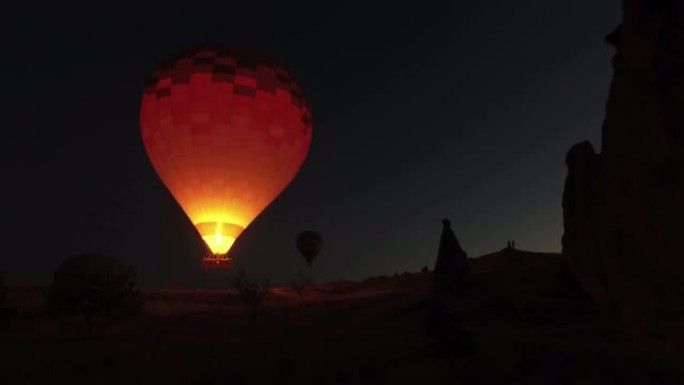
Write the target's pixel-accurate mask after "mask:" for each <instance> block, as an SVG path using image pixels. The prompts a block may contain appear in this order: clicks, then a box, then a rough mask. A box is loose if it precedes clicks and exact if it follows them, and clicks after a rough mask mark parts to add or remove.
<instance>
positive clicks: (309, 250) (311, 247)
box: [297, 231, 323, 266]
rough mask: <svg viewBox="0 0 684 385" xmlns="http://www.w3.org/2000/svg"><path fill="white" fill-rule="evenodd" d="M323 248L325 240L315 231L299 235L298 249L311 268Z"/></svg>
mask: <svg viewBox="0 0 684 385" xmlns="http://www.w3.org/2000/svg"><path fill="white" fill-rule="evenodd" d="M322 246H323V238H322V237H321V235H320V234H318V233H317V232H315V231H302V232H301V233H299V235H297V249H299V253H300V254H302V257H304V259H306V263H307V264H308V265H309V266H311V264H312V263H313V260H314V259H315V258H316V255H318V252H320V251H321V247H322Z"/></svg>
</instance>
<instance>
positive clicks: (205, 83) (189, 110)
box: [140, 46, 311, 259]
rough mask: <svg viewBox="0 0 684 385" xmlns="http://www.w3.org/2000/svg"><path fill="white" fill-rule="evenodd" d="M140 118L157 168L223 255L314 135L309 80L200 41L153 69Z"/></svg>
mask: <svg viewBox="0 0 684 385" xmlns="http://www.w3.org/2000/svg"><path fill="white" fill-rule="evenodd" d="M140 125H141V128H142V137H143V142H144V146H145V149H146V151H147V154H148V156H149V158H150V161H151V163H152V165H153V167H154V169H155V171H156V172H157V174H158V175H159V177H160V178H161V180H162V182H163V183H164V185H165V186H166V187H167V188H168V190H169V191H170V192H171V194H172V195H173V196H174V198H175V199H176V201H177V202H178V203H179V204H180V206H181V207H182V208H183V210H184V211H185V213H186V214H187V216H188V217H189V218H190V220H191V221H192V223H193V224H194V225H195V228H196V229H197V231H198V233H199V234H200V236H201V237H202V238H203V239H204V242H205V243H206V245H207V247H208V248H209V249H210V250H211V252H212V253H213V258H214V259H215V256H216V255H221V254H226V253H227V252H228V250H229V249H230V247H231V246H232V245H233V242H234V241H235V240H236V239H237V237H238V236H239V235H240V234H241V233H242V232H243V231H244V229H245V228H246V227H247V226H248V225H249V224H250V223H251V222H252V221H253V220H254V218H256V216H257V215H259V214H260V213H261V212H262V211H263V210H264V209H265V208H266V207H267V206H268V205H269V204H270V203H271V202H272V201H273V200H274V199H275V198H276V197H277V196H278V195H279V194H280V193H281V192H282V191H283V190H284V189H285V187H286V186H287V185H288V184H289V183H290V182H291V181H292V179H293V178H294V176H295V175H296V174H297V172H298V170H299V168H300V167H301V165H302V163H303V162H304V159H305V158H306V155H307V153H308V150H309V145H310V143H311V114H310V110H309V104H308V102H307V100H306V98H305V96H304V94H303V92H302V89H301V87H300V86H299V85H298V84H297V83H296V82H295V81H294V80H293V78H292V76H291V75H290V73H289V72H288V71H287V70H286V69H285V68H283V67H282V66H281V65H279V64H277V63H276V62H275V61H273V60H272V59H270V58H267V57H265V56H263V55H262V54H260V53H258V52H256V51H253V50H249V49H246V48H244V47H238V46H203V47H196V48H193V49H190V50H187V51H185V52H182V53H181V54H179V55H177V56H175V57H173V58H172V59H171V60H169V61H168V62H167V63H166V64H164V65H163V66H161V67H160V68H159V69H157V70H156V71H154V73H153V75H152V77H151V79H150V81H149V83H148V85H147V87H146V88H145V91H144V94H143V98H142V107H141V112H140Z"/></svg>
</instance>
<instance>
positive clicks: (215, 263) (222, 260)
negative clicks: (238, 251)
mask: <svg viewBox="0 0 684 385" xmlns="http://www.w3.org/2000/svg"><path fill="white" fill-rule="evenodd" d="M202 267H203V268H205V269H212V270H214V269H230V268H231V267H233V259H232V258H229V257H227V256H225V255H213V254H212V255H208V256H206V257H204V258H203V259H202Z"/></svg>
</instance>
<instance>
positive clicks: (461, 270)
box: [434, 219, 468, 288]
mask: <svg viewBox="0 0 684 385" xmlns="http://www.w3.org/2000/svg"><path fill="white" fill-rule="evenodd" d="M442 225H443V228H442V236H441V238H440V240H439V251H438V254H437V263H435V271H434V274H435V276H436V278H437V280H438V283H440V285H441V286H445V287H448V288H462V287H463V285H464V284H465V278H466V275H467V273H468V255H467V254H466V252H465V251H463V249H462V248H461V244H460V243H459V242H458V239H456V235H455V234H454V232H453V230H451V222H450V221H449V220H448V219H444V220H442Z"/></svg>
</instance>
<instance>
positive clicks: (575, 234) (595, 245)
mask: <svg viewBox="0 0 684 385" xmlns="http://www.w3.org/2000/svg"><path fill="white" fill-rule="evenodd" d="M600 162H601V156H600V155H598V154H596V152H595V151H594V147H593V146H592V145H591V143H589V142H587V141H584V142H582V143H578V144H576V145H574V146H573V147H572V148H571V149H570V151H568V154H567V156H566V157H565V163H566V165H567V167H568V175H567V178H566V182H565V190H564V191H563V227H564V228H565V233H564V234H563V239H562V245H563V256H564V257H565V258H566V263H567V265H568V266H569V267H570V269H571V271H572V272H573V274H574V275H575V277H577V279H578V280H579V281H580V282H581V283H582V287H583V288H584V289H585V290H586V291H587V292H588V294H590V295H591V296H592V298H594V299H595V300H596V301H597V302H599V303H605V302H606V301H607V299H608V295H607V286H606V285H607V282H606V278H605V267H604V266H603V265H602V263H601V262H602V261H601V254H600V248H599V245H600V240H599V237H598V234H599V231H598V205H599V197H600V185H599V170H600V165H601V163H600Z"/></svg>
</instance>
